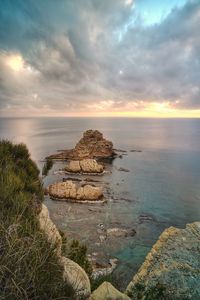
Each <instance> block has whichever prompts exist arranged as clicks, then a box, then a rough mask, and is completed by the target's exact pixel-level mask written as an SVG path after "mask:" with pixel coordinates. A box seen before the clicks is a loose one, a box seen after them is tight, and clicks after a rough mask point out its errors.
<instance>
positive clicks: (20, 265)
mask: <svg viewBox="0 0 200 300" xmlns="http://www.w3.org/2000/svg"><path fill="white" fill-rule="evenodd" d="M0 191H1V193H0V299H1V300H3V299H6V300H15V299H44V300H45V299H73V291H72V289H71V287H70V286H69V285H68V284H67V283H66V282H64V281H63V278H62V273H63V268H62V267H61V266H60V265H59V263H58V258H57V255H56V251H55V248H54V247H53V246H52V245H50V244H49V243H48V241H47V239H46V236H45V235H44V234H43V233H42V232H41V231H40V230H39V226H38V221H37V214H38V213H39V212H40V210H41V203H42V201H43V187H42V183H41V181H40V179H39V170H38V168H37V166H36V164H35V163H34V162H33V161H32V160H31V158H30V154H29V152H28V149H27V148H26V146H25V145H24V144H18V145H14V144H12V143H11V142H9V141H0Z"/></svg>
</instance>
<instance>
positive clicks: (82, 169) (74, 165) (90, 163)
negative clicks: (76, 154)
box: [65, 158, 104, 174]
mask: <svg viewBox="0 0 200 300" xmlns="http://www.w3.org/2000/svg"><path fill="white" fill-rule="evenodd" d="M103 170H104V167H103V165H101V164H99V163H97V161H96V160H95V159H91V158H87V159H83V160H80V161H79V160H71V161H70V162H69V164H68V165H67V166H66V167H65V171H67V172H72V173H94V174H95V173H102V172H103Z"/></svg>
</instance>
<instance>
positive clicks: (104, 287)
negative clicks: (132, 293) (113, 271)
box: [89, 281, 130, 300]
mask: <svg viewBox="0 0 200 300" xmlns="http://www.w3.org/2000/svg"><path fill="white" fill-rule="evenodd" d="M89 300H130V298H129V297H128V296H127V295H125V294H123V293H121V292H120V291H118V290H117V289H116V288H114V286H113V285H112V284H111V283H110V282H107V281H104V282H103V283H102V284H101V285H100V286H99V287H98V288H97V289H96V290H95V291H94V292H93V293H92V295H91V296H90V298H89Z"/></svg>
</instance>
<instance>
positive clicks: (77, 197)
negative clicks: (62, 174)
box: [48, 180, 103, 202]
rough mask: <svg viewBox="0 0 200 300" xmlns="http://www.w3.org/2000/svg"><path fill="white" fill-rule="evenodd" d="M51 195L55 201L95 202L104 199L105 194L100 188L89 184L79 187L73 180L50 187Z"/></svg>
mask: <svg viewBox="0 0 200 300" xmlns="http://www.w3.org/2000/svg"><path fill="white" fill-rule="evenodd" d="M48 190H49V195H50V197H52V198H53V199H64V200H67V199H69V200H70V199H71V200H74V201H77V202H78V201H87V200H90V201H95V200H100V199H102V197H103V192H102V189H101V188H100V187H96V186H92V185H89V184H86V185H83V186H78V184H75V183H73V181H72V180H67V181H65V182H56V183H53V184H51V185H50V186H49V188H48Z"/></svg>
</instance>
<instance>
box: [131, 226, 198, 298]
mask: <svg viewBox="0 0 200 300" xmlns="http://www.w3.org/2000/svg"><path fill="white" fill-rule="evenodd" d="M127 294H128V295H129V296H130V297H131V298H132V299H147V297H149V298H148V299H173V300H175V299H180V300H181V299H193V300H197V299H200V222H195V223H192V224H188V225H187V226H186V228H185V229H178V228H174V227H170V228H168V229H166V230H165V231H164V232H163V233H162V234H161V236H160V238H159V240H158V241H157V242H156V244H155V245H154V246H153V248H152V249H151V252H150V253H149V254H148V255H147V257H146V259H145V262H144V263H143V265H142V266H141V268H140V269H139V271H138V273H137V274H136V275H135V276H134V278H133V280H132V281H131V283H130V284H129V285H128V288H127ZM145 297H146V298H145Z"/></svg>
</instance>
